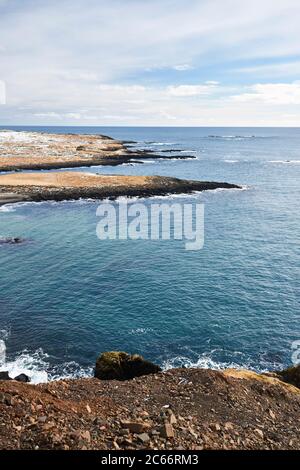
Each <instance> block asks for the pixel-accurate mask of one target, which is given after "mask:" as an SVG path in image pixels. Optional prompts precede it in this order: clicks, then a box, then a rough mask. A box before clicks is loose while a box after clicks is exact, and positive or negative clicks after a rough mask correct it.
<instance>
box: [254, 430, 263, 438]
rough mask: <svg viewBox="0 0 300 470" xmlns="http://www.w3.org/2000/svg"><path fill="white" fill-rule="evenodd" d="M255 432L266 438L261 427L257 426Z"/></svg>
mask: <svg viewBox="0 0 300 470" xmlns="http://www.w3.org/2000/svg"><path fill="white" fill-rule="evenodd" d="M254 432H255V433H256V434H257V435H258V436H259V437H261V438H262V439H263V438H264V433H263V431H262V430H261V429H258V428H256V429H254Z"/></svg>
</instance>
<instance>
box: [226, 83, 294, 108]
mask: <svg viewBox="0 0 300 470" xmlns="http://www.w3.org/2000/svg"><path fill="white" fill-rule="evenodd" d="M249 90H250V93H248V92H247V93H241V94H239V95H234V96H232V99H233V100H234V101H236V102H239V103H247V102H248V103H249V102H258V103H266V104H271V105H275V106H276V105H297V104H300V82H294V83H265V84H260V83H258V84H256V85H253V86H251V87H249Z"/></svg>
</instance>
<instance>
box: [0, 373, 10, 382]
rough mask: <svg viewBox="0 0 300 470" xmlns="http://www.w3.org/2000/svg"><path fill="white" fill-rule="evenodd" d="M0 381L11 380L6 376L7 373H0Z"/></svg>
mask: <svg viewBox="0 0 300 470" xmlns="http://www.w3.org/2000/svg"><path fill="white" fill-rule="evenodd" d="M0 380H11V378H10V376H9V375H8V372H6V371H5V372H0Z"/></svg>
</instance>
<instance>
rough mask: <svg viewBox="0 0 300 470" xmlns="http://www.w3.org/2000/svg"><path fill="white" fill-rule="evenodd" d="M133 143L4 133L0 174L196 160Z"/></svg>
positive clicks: (91, 137) (0, 137) (99, 137)
mask: <svg viewBox="0 0 300 470" xmlns="http://www.w3.org/2000/svg"><path fill="white" fill-rule="evenodd" d="M132 144H133V142H126V141H124V142H122V141H119V140H115V139H112V138H111V137H108V136H104V135H84V134H83V135H79V134H50V133H45V132H16V131H0V172H4V171H5V172H6V171H21V170H55V169H60V168H80V167H91V166H103V165H109V166H117V165H123V164H125V163H143V160H147V159H166V158H170V159H180V160H183V159H191V158H195V157H194V156H192V155H181V154H180V151H178V150H176V149H171V150H170V151H169V153H172V156H171V157H166V155H165V153H166V152H165V151H164V155H161V154H159V153H155V152H154V151H152V150H148V149H145V150H138V149H133V148H132V147H131V145H132ZM129 145H130V148H129V147H128V146H129ZM174 153H177V155H175V154H174ZM178 153H179V154H178Z"/></svg>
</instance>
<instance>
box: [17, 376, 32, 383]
mask: <svg viewBox="0 0 300 470" xmlns="http://www.w3.org/2000/svg"><path fill="white" fill-rule="evenodd" d="M14 380H16V381H17V382H24V383H28V382H30V377H28V375H26V374H20V375H17V377H15V378H14Z"/></svg>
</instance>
